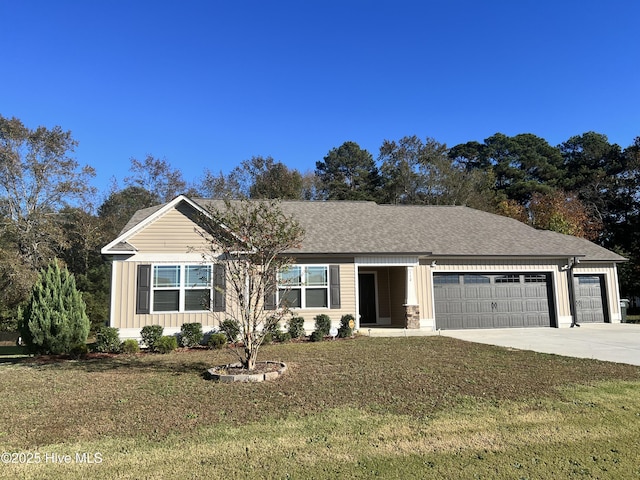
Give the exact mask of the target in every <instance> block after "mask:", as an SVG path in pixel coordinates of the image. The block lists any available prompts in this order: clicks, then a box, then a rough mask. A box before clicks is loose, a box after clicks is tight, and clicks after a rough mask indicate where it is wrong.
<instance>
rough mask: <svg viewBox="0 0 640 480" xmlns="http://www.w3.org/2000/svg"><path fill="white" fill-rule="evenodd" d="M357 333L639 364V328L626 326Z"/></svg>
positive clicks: (375, 329) (379, 329) (363, 331)
mask: <svg viewBox="0 0 640 480" xmlns="http://www.w3.org/2000/svg"><path fill="white" fill-rule="evenodd" d="M368 330H369V331H368ZM360 332H361V333H363V334H365V335H367V334H370V335H371V336H372V337H373V336H385V337H387V336H388V337H391V336H405V335H406V336H415V335H443V336H448V337H453V338H458V339H460V340H466V341H469V342H477V343H486V344H489V345H498V346H501V347H508V348H517V349H520V350H533V351H535V352H542V353H553V354H556V355H565V356H569V357H578V358H591V359H597V360H604V361H607V362H617V363H628V364H631V365H640V325H635V324H629V323H614V324H609V323H604V324H603V323H600V324H584V323H583V324H582V325H581V326H580V327H574V328H502V329H478V330H442V331H439V332H433V331H421V330H420V331H417V330H413V331H412V330H405V329H397V328H389V329H386V328H371V329H367V328H362V329H361V330H360Z"/></svg>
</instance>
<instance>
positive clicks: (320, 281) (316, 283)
mask: <svg viewBox="0 0 640 480" xmlns="http://www.w3.org/2000/svg"><path fill="white" fill-rule="evenodd" d="M306 280H307V281H306V283H307V285H310V286H313V287H325V286H326V285H327V267H307V279H306Z"/></svg>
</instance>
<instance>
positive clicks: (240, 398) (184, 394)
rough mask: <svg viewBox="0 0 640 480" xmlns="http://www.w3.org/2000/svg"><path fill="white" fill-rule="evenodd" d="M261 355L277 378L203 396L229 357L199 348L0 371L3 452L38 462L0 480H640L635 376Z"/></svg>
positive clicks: (442, 352)
mask: <svg viewBox="0 0 640 480" xmlns="http://www.w3.org/2000/svg"><path fill="white" fill-rule="evenodd" d="M261 358H262V359H264V360H266V359H270V360H281V361H285V362H287V363H288V365H289V368H290V371H289V372H288V374H286V375H285V376H284V377H282V378H280V379H279V380H277V381H274V382H268V383H262V384H217V383H213V382H210V381H207V380H205V379H204V376H203V373H204V371H205V370H206V369H207V368H209V367H211V366H214V365H218V364H222V363H228V361H229V360H230V359H231V357H230V356H229V354H228V353H226V352H224V351H205V350H199V351H189V352H187V351H178V352H175V353H172V354H169V355H139V356H125V355H122V356H117V357H113V358H100V359H90V360H80V361H69V360H67V361H63V362H43V361H38V360H37V359H17V358H16V359H14V360H13V361H11V362H8V363H3V364H0V391H2V392H3V393H4V394H3V395H2V396H0V445H1V446H2V450H3V451H7V452H22V453H24V454H25V455H26V454H27V453H28V454H30V455H32V456H33V457H32V460H34V461H35V456H36V454H39V456H40V463H39V464H30V465H14V464H5V465H0V472H1V473H0V476H2V477H3V478H34V479H35V478H50V479H56V478H60V479H62V478H64V479H67V478H78V479H80V478H87V477H90V478H287V477H289V478H340V477H342V478H373V477H379V478H542V479H545V478H549V479H551V478H553V479H556V478H635V477H637V476H639V475H640V449H639V448H638V444H637V439H638V438H640V388H639V387H640V367H634V366H629V365H622V364H613V363H607V362H601V361H596V360H587V359H574V358H568V357H560V356H554V355H545V354H538V353H533V352H525V351H515V350H508V349H502V348H498V347H492V346H486V345H478V344H472V343H468V342H462V341H459V340H455V339H451V338H446V337H438V336H434V337H410V338H395V339H392V338H358V339H355V340H346V341H335V342H321V343H312V344H310V343H304V344H296V343H290V344H285V345H269V346H266V347H264V348H263V349H262V351H261ZM76 453H79V454H80V456H81V454H82V453H87V454H89V456H88V457H87V458H94V457H93V454H95V453H99V459H100V460H101V463H99V464H79V463H77V462H76V461H75V460H76V459H75V455H76ZM56 454H57V455H69V456H70V457H71V463H70V464H62V465H61V464H56V463H52V458H53V455H56ZM63 458H64V457H63ZM94 459H95V458H94ZM45 460H47V461H45Z"/></svg>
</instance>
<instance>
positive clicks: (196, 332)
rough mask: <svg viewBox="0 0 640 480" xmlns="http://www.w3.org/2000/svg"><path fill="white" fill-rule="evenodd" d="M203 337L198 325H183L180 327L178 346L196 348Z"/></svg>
mask: <svg viewBox="0 0 640 480" xmlns="http://www.w3.org/2000/svg"><path fill="white" fill-rule="evenodd" d="M203 337H204V335H203V333H202V324H200V323H183V324H182V327H180V345H182V346H183V347H196V346H198V345H200V342H201V341H202V338H203Z"/></svg>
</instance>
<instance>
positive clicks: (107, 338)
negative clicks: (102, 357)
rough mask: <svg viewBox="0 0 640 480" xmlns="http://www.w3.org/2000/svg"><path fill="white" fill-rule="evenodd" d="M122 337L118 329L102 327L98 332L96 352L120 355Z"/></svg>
mask: <svg viewBox="0 0 640 480" xmlns="http://www.w3.org/2000/svg"><path fill="white" fill-rule="evenodd" d="M120 348H121V343H120V335H119V332H118V329H117V328H114V327H105V326H102V327H100V328H98V330H97V331H96V351H97V352H102V353H119V352H120Z"/></svg>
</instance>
